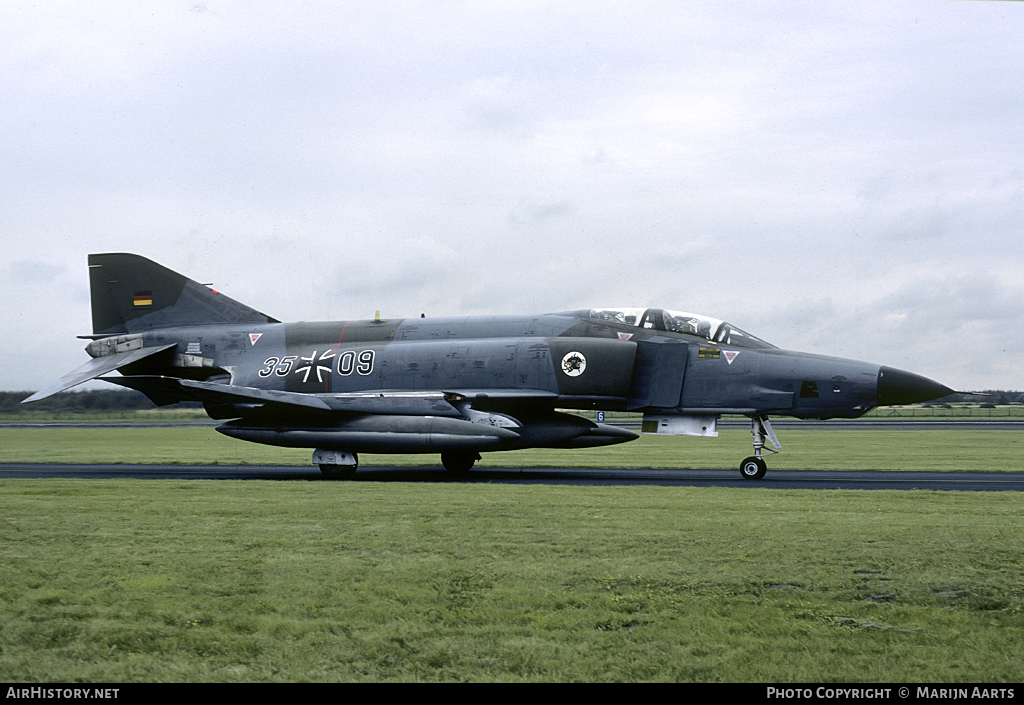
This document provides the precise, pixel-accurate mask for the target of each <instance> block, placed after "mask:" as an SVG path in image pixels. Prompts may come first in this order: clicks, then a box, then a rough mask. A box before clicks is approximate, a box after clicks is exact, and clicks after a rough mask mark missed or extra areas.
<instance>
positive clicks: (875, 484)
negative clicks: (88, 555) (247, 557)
mask: <svg viewBox="0 0 1024 705" xmlns="http://www.w3.org/2000/svg"><path fill="white" fill-rule="evenodd" d="M4 478H76V479H85V480H88V479H94V480H95V479H112V478H122V479H127V478H130V479H136V480H169V479H173V480H279V481H281V480H291V481H311V482H464V483H481V482H489V483H494V484H549V485H592V486H600V485H604V486H611V485H626V486H629V485H661V486H666V487H737V488H743V489H750V490H756V489H764V490H792V489H815V490H940V491H956V492H1007V491H1009V492H1024V473H1016V472H1014V473H993V472H899V471H839V470H830V471H813V470H772V469H770V468H769V470H768V474H767V475H766V476H765V477H764V479H762V480H744V479H743V478H742V477H740V474H739V471H738V470H727V469H716V470H699V469H671V470H651V469H648V470H627V469H618V468H571V469H569V468H502V467H487V466H477V468H476V469H474V470H473V471H472V472H470V473H469V474H468V475H466V476H465V477H460V478H457V477H453V476H452V475H451V473H449V472H447V471H446V470H444V469H443V468H441V467H432V466H422V467H403V466H383V465H371V466H364V467H362V468H360V469H359V472H357V473H356V474H355V476H354V477H353V478H351V479H348V480H327V479H325V478H324V477H323V476H322V475H321V474H320V471H319V470H318V469H317V468H316V467H313V466H310V465H129V464H125V465H114V464H111V465H71V464H67V465H58V464H51V463H4V464H0V479H4Z"/></svg>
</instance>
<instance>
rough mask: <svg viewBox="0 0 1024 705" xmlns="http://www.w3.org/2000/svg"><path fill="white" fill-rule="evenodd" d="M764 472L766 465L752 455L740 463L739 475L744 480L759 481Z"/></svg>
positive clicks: (766, 470)
mask: <svg viewBox="0 0 1024 705" xmlns="http://www.w3.org/2000/svg"><path fill="white" fill-rule="evenodd" d="M766 472H768V463H766V462H764V460H762V459H761V458H757V457H755V456H753V455H752V456H750V457H749V458H747V459H746V460H744V461H743V462H742V463H740V475H742V476H743V479H744V480H760V479H761V478H762V477H764V474H765V473H766Z"/></svg>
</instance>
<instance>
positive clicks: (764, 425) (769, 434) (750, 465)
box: [740, 416, 782, 480]
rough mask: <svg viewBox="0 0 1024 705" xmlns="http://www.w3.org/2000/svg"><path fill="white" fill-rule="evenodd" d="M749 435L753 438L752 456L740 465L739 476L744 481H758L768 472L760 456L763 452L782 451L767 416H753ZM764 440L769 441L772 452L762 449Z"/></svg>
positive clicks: (768, 449)
mask: <svg viewBox="0 0 1024 705" xmlns="http://www.w3.org/2000/svg"><path fill="white" fill-rule="evenodd" d="M750 435H751V436H752V437H753V445H754V454H753V455H752V456H750V457H749V458H747V459H746V460H744V461H743V462H742V463H740V475H742V476H743V479H744V480H760V479H761V478H762V477H764V474H765V473H766V472H768V463H766V462H765V461H764V458H762V457H761V454H762V453H763V452H765V451H767V452H769V453H778V452H779V451H780V450H782V444H781V443H779V437H778V436H776V435H775V431H774V430H772V425H771V423H769V422H768V417H767V416H754V417H752V418H751V419H750ZM766 440H767V441H771V444H772V446H774V450H772V449H771V448H765V447H764V444H765V441H766Z"/></svg>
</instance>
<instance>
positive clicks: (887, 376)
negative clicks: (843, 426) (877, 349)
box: [878, 367, 955, 406]
mask: <svg viewBox="0 0 1024 705" xmlns="http://www.w3.org/2000/svg"><path fill="white" fill-rule="evenodd" d="M954 393H955V392H954V391H953V390H952V389H950V388H949V387H947V386H945V385H942V384H939V383H938V382H936V381H934V380H931V379H928V378H927V377H922V376H921V375H915V374H914V373H912V372H904V371H903V370H897V369H896V368H894V367H882V368H880V369H879V370H878V405H879V406H896V405H900V404H916V403H917V402H922V401H931V400H932V399H939V398H940V397H944V396H946V395H947V394H954Z"/></svg>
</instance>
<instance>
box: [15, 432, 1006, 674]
mask: <svg viewBox="0 0 1024 705" xmlns="http://www.w3.org/2000/svg"><path fill="white" fill-rule="evenodd" d="M782 441H783V443H784V444H785V448H786V452H785V453H784V454H782V455H780V456H775V457H774V458H773V459H772V460H771V461H770V466H771V467H772V468H790V469H801V468H803V469H826V468H836V469H904V470H905V469H949V470H952V469H958V470H967V469H976V470H1018V471H1019V470H1021V469H1022V461H1021V452H1020V451H1021V448H1020V440H1019V434H1014V433H1008V432H1000V431H970V432H933V431H879V432H873V431H836V432H819V431H787V432H786V433H785V434H783V435H782ZM748 453H749V433H747V432H746V431H731V430H730V431H725V432H723V434H722V437H721V438H719V439H693V438H662V437H650V436H647V437H644V438H643V439H641V440H640V441H637V442H635V443H630V444H625V445H622V446H616V447H612V448H606V449H595V450H588V451H580V452H567V451H522V452H517V453H502V454H493V455H485V458H484V464H485V465H492V466H495V465H501V466H515V465H517V464H518V465H523V466H527V465H544V466H557V465H559V464H563V465H564V464H568V463H577V464H584V465H585V464H587V463H592V464H597V465H602V466H613V467H700V468H703V467H725V468H734V467H735V465H736V464H737V463H738V460H739V458H741V457H742V456H743V455H745V454H748ZM25 460H36V461H40V460H46V461H57V462H160V463H163V462H172V463H173V462H178V463H194V462H217V463H225V464H234V463H275V464H277V463H284V464H305V463H308V462H309V454H308V452H307V451H304V450H298V451H290V450H282V449H276V448H269V447H263V446H258V445H252V444H246V443H241V442H238V441H234V440H232V439H228V438H225V437H222V436H220V435H219V434H217V433H216V432H214V431H213V430H212V429H210V428H203V427H186V428H115V429H108V428H102V429H67V428H63V429H10V428H4V429H0V462H15V461H16V462H23V461H25ZM362 461H363V462H364V463H366V462H373V461H380V462H384V463H387V464H396V462H397V463H405V462H410V461H411V462H429V463H432V464H436V463H437V458H436V456H366V457H363V458H362ZM1022 535H1024V512H1021V511H1020V495H1019V494H1017V493H1001V492H1000V493H987V492H986V493H963V492H943V493H939V492H921V491H915V492H890V491H800V490H767V489H763V488H759V487H756V486H751V487H743V488H741V489H726V488H685V487H680V488H666V487H650V486H639V487H637V486H631V487H567V486H551V485H508V484H460V483H399V482H389V483H376V482H356V483H345V482H341V483H322V482H315V483H310V482H268V481H253V480H250V481H245V482H230V481H228V482H225V481H187V482H186V481H180V480H95V481H93V480H12V479H6V480H0V565H2V566H3V571H0V681H7V682H18V683H22V682H36V681H49V682H84V681H91V682H133V681H134V682H151V681H168V682H171V681H185V682H194V681H227V682H232V681H699V682H715V681H745V682H776V683H779V682H871V681H874V682H900V683H905V682H967V681H984V682H1019V681H1020V680H1021V678H1022V677H1024V666H1022V664H1024V642H1022V640H1021V639H1020V634H1021V633H1022V631H1021V630H1022V628H1024V614H1022V609H1024V561H1022V556H1024V550H1022V549H1021V547H1020V537H1021V536H1022Z"/></svg>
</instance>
